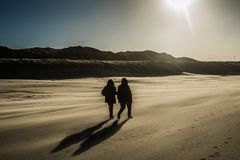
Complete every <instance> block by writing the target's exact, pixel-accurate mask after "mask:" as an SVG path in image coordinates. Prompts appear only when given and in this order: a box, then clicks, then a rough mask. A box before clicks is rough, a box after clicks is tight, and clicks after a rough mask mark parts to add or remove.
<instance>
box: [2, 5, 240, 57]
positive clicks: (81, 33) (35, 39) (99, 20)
mask: <svg viewBox="0 0 240 160" xmlns="http://www.w3.org/2000/svg"><path fill="white" fill-rule="evenodd" d="M167 1H170V0H41V1H35V0H0V2H1V5H0V19H1V25H0V45H3V46H8V47H10V48H28V47H36V46H38V47H47V46H48V47H55V48H63V47H68V46H75V45H81V46H90V47H94V48H98V49H100V50H111V51H114V52H118V51H127V50H153V51H157V52H166V53H169V54H171V55H173V56H175V57H182V56H185V57H192V58H195V59H198V60H233V59H234V56H235V57H236V60H240V0H192V3H191V4H190V5H189V6H188V8H187V14H186V11H185V12H184V11H183V10H179V9H176V8H174V7H173V6H171V5H169V4H168V3H167ZM179 1H182V0H179Z"/></svg>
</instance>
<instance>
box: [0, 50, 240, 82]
mask: <svg viewBox="0 0 240 160" xmlns="http://www.w3.org/2000/svg"><path fill="white" fill-rule="evenodd" d="M183 72H190V73H195V74H212V75H240V63H239V62H200V61H197V60H195V59H191V58H188V57H181V58H175V57H173V56H171V55H169V54H166V53H157V52H153V51H149V50H146V51H127V52H118V53H113V52H110V51H100V50H98V49H95V48H90V47H81V46H77V47H69V48H63V49H53V48H29V49H10V48H7V47H0V79H11V78H14V79H18V78H19V79H21V78H23V79H65V78H79V77H108V76H167V75H180V74H182V73H183Z"/></svg>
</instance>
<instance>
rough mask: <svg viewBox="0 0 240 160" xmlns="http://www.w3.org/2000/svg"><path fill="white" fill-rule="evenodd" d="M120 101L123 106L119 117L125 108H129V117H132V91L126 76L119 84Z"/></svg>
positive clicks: (119, 116)
mask: <svg viewBox="0 0 240 160" xmlns="http://www.w3.org/2000/svg"><path fill="white" fill-rule="evenodd" d="M117 97H118V102H119V103H120V105H121V108H120V110H119V112H118V119H120V118H121V114H122V112H123V111H124V109H125V108H126V106H127V108H128V118H132V113H131V111H132V92H131V90H130V88H129V86H128V81H127V79H126V78H123V79H122V82H121V84H120V85H119V86H118V93H117Z"/></svg>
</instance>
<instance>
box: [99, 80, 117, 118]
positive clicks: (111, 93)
mask: <svg viewBox="0 0 240 160" xmlns="http://www.w3.org/2000/svg"><path fill="white" fill-rule="evenodd" d="M116 94H117V92H116V87H115V86H114V82H113V80H112V79H110V80H108V82H107V85H106V86H105V87H104V88H103V89H102V95H103V96H105V103H107V104H108V108H109V118H110V119H113V118H114V116H113V105H114V104H115V103H116V97H115V95H116Z"/></svg>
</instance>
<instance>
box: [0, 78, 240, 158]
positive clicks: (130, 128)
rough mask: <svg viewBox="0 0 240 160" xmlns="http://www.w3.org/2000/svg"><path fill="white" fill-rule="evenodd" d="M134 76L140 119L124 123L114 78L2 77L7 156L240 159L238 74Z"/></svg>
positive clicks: (2, 135) (1, 138)
mask: <svg viewBox="0 0 240 160" xmlns="http://www.w3.org/2000/svg"><path fill="white" fill-rule="evenodd" d="M113 79H114V80H115V82H117V85H118V84H119V82H120V79H121V78H118V77H117V78H113ZM129 80H130V82H129V83H130V87H131V88H132V91H133V97H134V104H133V116H134V118H133V119H130V120H127V119H126V118H127V117H126V111H125V112H124V115H123V116H122V119H121V120H119V121H118V120H117V119H116V118H115V119H114V120H108V119H107V107H106V105H105V104H104V103H103V102H104V100H103V97H102V96H101V95H100V91H101V89H102V87H103V86H104V85H105V83H106V81H107V78H102V79H101V78H99V79H95V78H86V79H78V80H59V81H58V80H56V81H48V80H1V81H0V88H1V89H0V108H1V109H0V142H1V150H0V159H3V160H16V159H18V160H27V159H35V160H37V159H57V160H67V159H81V160H87V159H88V160H93V159H101V160H110V159H116V160H120V159H122V160H127V159H131V160H139V159H151V160H152V159H156V160H159V159H161V160H196V159H197V160H204V159H206V160H207V159H216V160H239V159H240V152H239V151H240V77H239V76H236V77H231V76H229V77H220V76H200V75H188V76H187V75H186V76H170V77H159V78H156V77H155V78H150V77H149V78H129ZM118 109H119V104H117V105H116V106H115V108H114V113H115V114H116V112H117V110H118Z"/></svg>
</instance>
